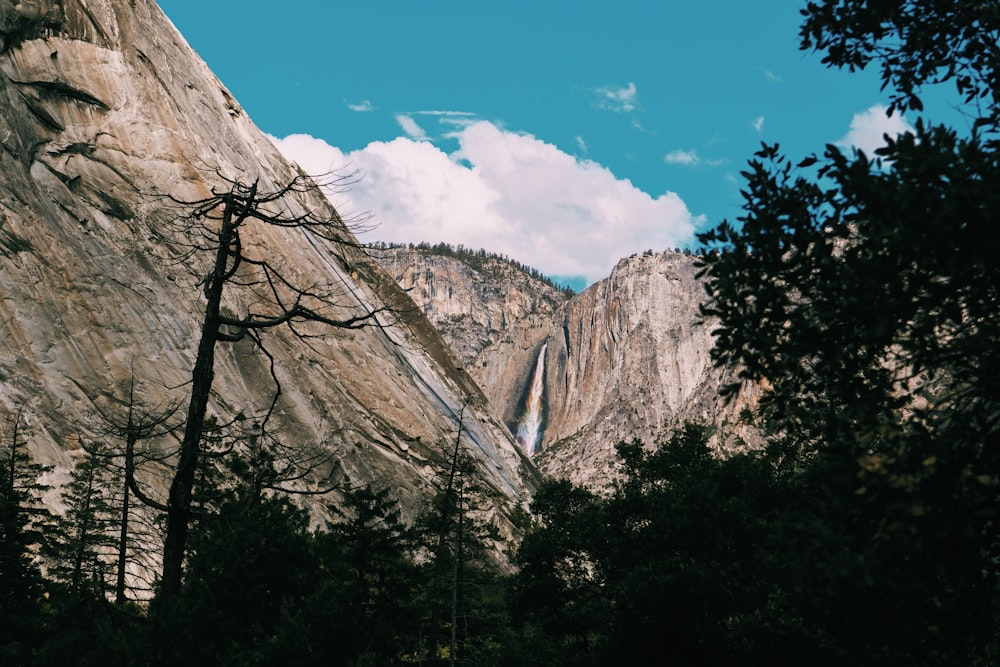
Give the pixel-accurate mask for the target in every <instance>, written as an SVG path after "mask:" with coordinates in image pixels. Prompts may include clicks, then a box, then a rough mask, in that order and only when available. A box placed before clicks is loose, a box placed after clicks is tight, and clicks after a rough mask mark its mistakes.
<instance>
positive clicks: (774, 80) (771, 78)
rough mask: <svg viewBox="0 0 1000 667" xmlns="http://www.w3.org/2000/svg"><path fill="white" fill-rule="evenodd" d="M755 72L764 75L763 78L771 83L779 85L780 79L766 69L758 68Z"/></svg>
mask: <svg viewBox="0 0 1000 667" xmlns="http://www.w3.org/2000/svg"><path fill="white" fill-rule="evenodd" d="M757 71H758V72H760V73H761V74H763V75H764V78H765V79H767V80H768V81H770V82H771V83H781V77H780V76H778V75H777V74H775V73H774V72H772V71H771V70H769V69H767V68H766V67H758V68H757Z"/></svg>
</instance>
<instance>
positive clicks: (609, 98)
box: [595, 81, 638, 113]
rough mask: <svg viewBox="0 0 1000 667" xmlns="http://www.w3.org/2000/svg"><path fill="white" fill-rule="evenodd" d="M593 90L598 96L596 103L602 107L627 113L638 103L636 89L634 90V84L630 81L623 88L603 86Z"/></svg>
mask: <svg viewBox="0 0 1000 667" xmlns="http://www.w3.org/2000/svg"><path fill="white" fill-rule="evenodd" d="M595 92H596V93H597V94H598V97H599V99H598V102H597V105H598V106H599V107H601V108H602V109H610V110H612V111H618V112H625V113H628V112H630V111H634V110H635V108H636V105H637V104H638V102H637V96H638V91H636V88H635V84H634V83H632V82H631V81H630V82H629V84H628V86H625V87H624V88H622V87H616V86H604V87H602V88H598V89H597V90H596V91H595Z"/></svg>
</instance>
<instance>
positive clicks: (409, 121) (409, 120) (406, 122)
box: [396, 114, 427, 141]
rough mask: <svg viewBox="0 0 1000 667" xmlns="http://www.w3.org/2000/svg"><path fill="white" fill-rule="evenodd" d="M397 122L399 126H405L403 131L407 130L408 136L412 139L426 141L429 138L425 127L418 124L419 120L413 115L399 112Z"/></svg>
mask: <svg viewBox="0 0 1000 667" xmlns="http://www.w3.org/2000/svg"><path fill="white" fill-rule="evenodd" d="M396 122H397V123H399V126H400V127H401V128H403V132H406V134H407V136H408V137H410V138H411V139H416V140H417V141H425V140H426V139H427V133H426V132H424V128H422V127H420V125H418V124H417V121H415V120H413V117H412V116H408V115H406V114H397V115H396Z"/></svg>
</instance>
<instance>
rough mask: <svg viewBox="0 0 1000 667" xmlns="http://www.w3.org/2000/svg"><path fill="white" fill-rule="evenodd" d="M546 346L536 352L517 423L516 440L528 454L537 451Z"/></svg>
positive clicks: (539, 436)
mask: <svg viewBox="0 0 1000 667" xmlns="http://www.w3.org/2000/svg"><path fill="white" fill-rule="evenodd" d="M548 346H549V344H548V342H546V343H545V344H544V345H542V351H541V352H539V353H538V362H537V363H536V364H535V375H534V377H532V378H531V389H530V390H529V391H528V400H527V402H525V404H524V416H522V417H521V421H520V422H519V423H518V425H517V441H518V443H520V445H521V447H522V448H523V449H524V451H525V453H526V454H527V455H528V456H533V455H534V454H535V452H537V451H538V441H539V440H540V439H541V435H542V392H543V391H544V390H545V348H547V347H548Z"/></svg>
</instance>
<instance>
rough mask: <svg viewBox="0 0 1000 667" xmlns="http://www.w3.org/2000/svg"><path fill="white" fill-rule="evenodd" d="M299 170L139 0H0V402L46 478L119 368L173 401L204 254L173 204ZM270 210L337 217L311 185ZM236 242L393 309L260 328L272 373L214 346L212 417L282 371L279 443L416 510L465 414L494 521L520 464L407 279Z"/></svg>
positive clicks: (101, 404) (248, 353) (186, 359)
mask: <svg viewBox="0 0 1000 667" xmlns="http://www.w3.org/2000/svg"><path fill="white" fill-rule="evenodd" d="M296 176H300V173H299V172H298V170H297V168H296V167H294V166H293V165H291V164H289V163H288V162H286V161H285V160H284V159H283V158H282V157H281V155H280V154H279V153H278V152H277V150H276V149H275V148H274V147H273V146H272V144H271V143H270V141H268V140H267V138H266V137H265V136H264V135H263V134H262V133H261V132H260V131H259V130H258V129H257V128H256V127H255V126H254V124H253V123H252V122H251V120H250V119H249V118H247V116H246V113H245V112H244V111H243V109H242V108H241V107H240V105H239V104H238V103H237V102H236V101H235V100H234V99H233V97H232V96H231V95H230V94H229V92H228V91H227V90H226V89H225V87H224V86H222V85H221V84H220V82H219V81H218V80H217V79H216V77H215V76H214V75H213V74H212V73H211V72H210V71H209V70H208V68H207V67H206V65H205V64H204V63H203V62H202V61H201V60H200V59H199V58H198V57H197V56H196V55H195V54H194V52H193V51H192V50H191V49H190V47H189V46H188V45H187V44H186V43H185V42H184V40H183V38H182V37H181V36H180V35H179V34H178V32H177V31H176V29H175V28H174V27H173V25H172V24H171V23H170V21H169V20H168V19H167V18H166V17H165V16H164V15H163V13H162V12H161V11H160V9H159V8H158V7H157V5H156V4H155V2H153V1H152V0H30V1H29V0H23V1H21V2H15V1H13V0H0V413H7V414H12V413H13V412H14V411H17V410H22V412H23V414H24V417H25V420H26V421H27V423H28V426H29V430H30V433H31V438H30V449H31V452H32V454H33V456H34V457H35V458H36V459H37V460H39V461H41V462H43V463H48V464H54V465H56V466H57V469H58V471H59V472H58V473H57V476H56V477H57V479H58V477H59V475H60V474H62V475H64V474H65V471H66V469H67V468H68V466H69V465H70V456H71V453H72V452H73V451H74V450H77V449H78V448H79V443H80V441H81V440H86V439H94V438H97V437H100V435H99V433H98V432H97V431H96V430H95V426H96V424H95V415H96V414H97V413H98V412H99V411H101V412H105V413H106V412H108V411H114V410H115V409H120V408H121V401H122V400H123V397H124V396H125V395H127V384H128V382H129V381H130V378H131V377H132V376H133V374H134V376H135V377H136V378H137V379H138V380H139V383H140V386H141V387H142V396H141V400H142V401H143V402H144V403H145V404H147V405H156V404H161V403H164V402H169V401H182V400H183V398H184V395H185V394H184V392H185V383H186V382H187V381H188V380H189V379H190V373H191V368H192V363H193V359H194V352H195V350H194V348H195V345H196V344H197V340H198V331H199V326H200V323H201V316H202V309H203V307H204V299H203V296H202V294H201V283H202V280H203V276H204V275H206V273H207V271H208V270H209V267H208V264H207V261H208V259H207V258H202V257H199V256H192V257H191V258H190V259H189V260H186V261H184V262H178V261H176V260H175V259H174V258H175V257H176V253H175V252H174V250H176V247H177V246H178V245H182V244H183V243H185V242H186V241H187V240H188V239H185V238H183V237H178V235H177V234H176V233H174V232H171V231H170V229H171V227H170V223H171V222H172V221H174V220H176V219H177V218H178V217H180V216H183V215H185V214H186V213H187V212H188V209H186V208H185V207H184V206H182V205H179V204H178V203H177V200H181V201H191V200H195V199H198V198H201V197H205V196H207V195H208V194H209V193H210V192H211V191H212V189H213V188H218V187H223V186H224V185H225V182H224V181H223V178H228V179H235V180H241V181H243V182H252V181H258V182H259V183H260V184H261V188H268V189H272V190H273V189H277V188H279V187H281V186H282V185H284V184H287V183H288V182H289V181H291V180H292V179H294V178H295V177H296ZM283 205H284V206H287V207H289V208H288V210H290V211H306V210H320V211H322V210H329V211H331V212H332V209H328V208H327V207H329V206H330V204H329V203H328V202H327V200H326V199H325V197H323V196H322V194H320V193H319V192H318V191H315V190H309V191H304V192H298V193H295V195H294V196H293V197H291V198H290V199H288V200H287V201H285V202H283ZM343 236H344V239H346V240H353V237H352V236H351V235H350V234H349V231H348V230H347V229H346V228H345V229H344V231H343ZM252 242H253V243H255V244H257V246H259V247H260V248H262V249H266V251H267V252H268V253H269V256H270V257H271V258H272V259H273V261H275V262H276V263H278V264H280V265H281V266H283V267H285V269H286V270H288V271H290V272H291V273H292V274H293V275H295V276H296V277H300V278H302V279H304V280H311V279H315V281H316V282H318V283H333V284H337V285H339V286H340V290H339V294H338V302H337V305H336V309H335V312H334V313H333V314H334V315H336V316H339V317H349V316H351V315H352V314H358V313H359V312H361V311H363V310H365V309H366V308H372V307H375V308H380V307H386V306H388V307H392V308H393V310H394V312H396V313H397V315H395V316H392V317H389V316H387V317H386V318H384V319H383V321H382V324H383V325H384V326H377V327H370V328H365V329H359V330H350V331H347V330H336V331H332V332H328V333H324V334H323V335H322V336H320V337H317V338H310V339H308V340H301V339H299V338H297V337H295V336H292V335H290V334H288V333H287V331H285V332H274V333H269V334H268V336H269V338H268V344H269V349H270V350H271V351H272V353H273V355H274V374H275V376H274V377H272V374H271V367H270V364H269V360H268V359H267V358H266V357H264V356H263V355H261V354H260V353H259V351H258V350H256V349H255V348H254V346H253V345H252V344H250V343H249V342H242V343H237V344H234V345H223V346H221V347H220V348H219V355H218V358H217V360H216V368H215V373H216V380H215V385H214V386H215V394H214V396H213V400H212V405H211V410H212V411H213V412H214V414H216V415H217V416H218V417H219V418H220V420H223V421H224V420H227V419H230V418H232V417H233V416H234V415H236V414H239V413H243V414H246V415H248V416H250V417H251V418H252V417H254V416H256V415H260V414H262V413H263V412H264V411H265V410H267V409H268V406H269V405H270V403H271V401H272V399H273V398H274V395H275V386H276V384H275V378H276V379H277V380H278V382H279V383H280V386H281V388H282V392H281V395H280V397H279V400H278V403H277V404H276V406H275V412H274V424H275V426H276V427H277V432H278V433H279V435H280V437H281V438H282V440H283V441H284V442H286V443H288V444H292V445H294V446H297V447H302V448H310V449H313V450H315V451H317V452H320V453H325V454H326V455H328V456H329V457H330V460H331V461H335V462H336V465H337V467H338V470H339V471H340V474H341V476H342V477H344V478H346V479H348V480H350V481H352V482H354V483H367V482H373V481H374V482H377V483H381V484H385V485H389V486H391V487H393V488H395V489H397V490H398V493H399V495H400V498H401V501H402V503H403V505H404V509H405V510H406V512H407V513H408V515H409V516H411V517H412V516H413V514H414V513H415V512H416V511H417V510H418V508H419V507H420V505H421V504H422V502H423V500H424V499H426V498H427V496H428V495H429V494H431V493H433V492H434V490H435V489H436V488H438V486H439V479H440V477H439V476H440V473H441V471H442V470H444V469H445V468H446V466H445V464H444V462H445V459H446V458H447V456H448V454H449V452H450V447H451V443H453V442H454V439H455V433H456V430H457V428H458V421H459V415H460V414H461V415H462V418H461V421H462V428H463V429H464V434H465V437H464V438H463V439H462V442H463V447H464V448H465V449H467V450H468V452H469V453H470V454H471V455H472V457H473V460H474V462H475V464H476V466H477V468H478V470H479V473H480V475H481V477H482V479H483V481H484V483H485V484H486V486H487V487H488V488H490V489H491V490H492V494H493V497H494V499H495V507H494V509H493V513H494V515H495V516H494V518H495V519H496V522H497V523H498V524H504V525H505V526H506V528H507V529H509V528H510V525H509V521H507V519H506V518H505V517H506V516H507V515H508V514H509V512H510V511H511V509H512V508H513V506H514V505H516V504H517V503H518V502H519V501H520V500H521V499H522V498H523V496H524V494H526V493H530V490H531V488H533V484H534V483H535V476H536V472H535V470H534V467H533V466H532V464H531V463H530V462H529V461H528V460H527V459H526V458H525V457H524V456H523V455H522V453H521V452H520V450H519V449H518V448H517V447H516V444H515V443H514V441H513V439H512V437H511V436H510V433H509V431H508V429H507V428H506V427H505V425H504V424H503V423H502V421H501V420H499V419H497V418H495V417H493V416H492V413H491V411H490V409H489V405H488V401H487V400H486V398H485V397H484V396H483V395H482V394H481V392H480V390H479V389H478V387H477V386H476V385H475V383H474V382H472V381H471V379H470V378H469V377H468V376H467V375H466V374H464V373H461V372H459V371H458V370H457V365H458V364H457V363H456V361H455V360H454V358H453V357H452V355H451V353H450V352H449V350H448V348H447V346H446V345H445V344H444V343H443V342H442V340H441V338H440V337H439V336H438V334H437V333H436V332H435V331H434V329H433V328H432V327H431V326H430V325H429V323H428V321H427V320H426V318H425V317H424V316H423V315H422V314H421V313H420V312H419V310H418V309H416V308H414V307H413V305H412V303H411V302H410V301H409V299H408V297H407V296H406V295H405V293H404V292H402V291H401V290H400V289H399V288H398V287H397V286H396V284H395V283H394V282H393V281H392V280H391V279H389V278H388V277H387V276H386V274H385V273H384V272H383V271H382V270H381V269H380V268H379V266H378V265H377V264H376V263H374V262H373V261H372V260H371V259H370V258H369V257H368V256H367V255H366V254H365V253H364V252H362V251H361V250H360V249H358V248H356V247H352V246H350V245H346V246H345V245H336V244H308V243H305V242H304V241H303V237H302V236H301V234H299V233H298V232H296V231H295V230H288V229H263V230H260V231H258V232H255V233H254V235H253V237H252ZM243 305H245V304H240V303H231V304H229V306H230V307H232V308H238V307H241V306H243ZM463 406H464V410H463ZM170 446H171V442H170V441H169V438H168V439H167V441H165V442H164V443H162V447H164V448H169V447H170ZM148 481H149V483H150V484H153V485H154V486H155V484H156V483H157V482H156V480H155V479H150V480H148ZM160 488H161V490H162V483H161V487H160Z"/></svg>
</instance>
